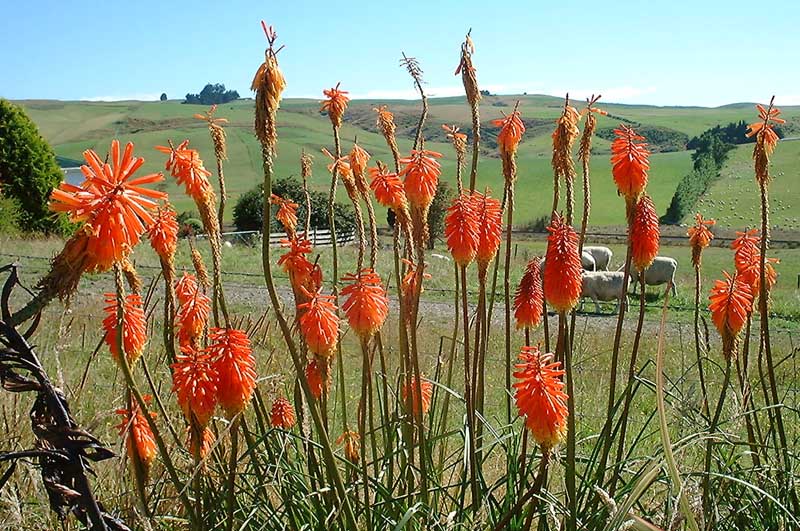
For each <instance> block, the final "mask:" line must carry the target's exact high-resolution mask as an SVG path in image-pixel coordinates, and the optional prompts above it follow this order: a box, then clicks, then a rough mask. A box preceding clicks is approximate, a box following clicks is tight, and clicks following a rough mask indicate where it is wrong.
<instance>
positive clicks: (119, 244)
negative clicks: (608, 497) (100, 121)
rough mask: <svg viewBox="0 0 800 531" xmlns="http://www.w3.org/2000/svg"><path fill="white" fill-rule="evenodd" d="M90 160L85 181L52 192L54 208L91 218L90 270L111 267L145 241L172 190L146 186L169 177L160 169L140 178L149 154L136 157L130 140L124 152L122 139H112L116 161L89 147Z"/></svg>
mask: <svg viewBox="0 0 800 531" xmlns="http://www.w3.org/2000/svg"><path fill="white" fill-rule="evenodd" d="M83 156H84V158H85V159H86V162H87V164H88V165H84V166H81V172H83V175H84V177H85V178H86V180H85V181H84V182H83V184H81V185H80V186H75V185H72V184H69V183H61V185H59V187H58V188H57V189H55V190H53V192H52V194H51V196H50V210H53V211H55V212H66V213H67V214H69V218H70V221H72V222H81V221H82V222H85V223H86V225H87V226H88V227H89V228H90V231H89V237H88V240H87V243H86V253H87V254H86V255H87V258H88V260H87V261H86V263H85V264H84V268H85V270H86V271H108V270H109V269H110V268H111V266H112V265H113V264H114V263H115V262H119V261H120V260H122V259H123V258H124V257H125V256H127V254H128V253H129V252H130V250H131V249H132V248H133V247H134V246H136V244H137V243H139V239H140V237H141V235H142V234H143V233H144V232H145V230H146V229H147V227H148V226H149V225H151V224H152V223H153V220H154V218H153V213H154V212H155V210H156V209H157V208H158V203H157V202H156V201H157V200H159V199H166V198H167V194H165V193H163V192H158V191H155V190H150V189H148V188H145V187H144V185H146V184H151V183H155V182H158V181H161V180H163V179H164V177H163V176H162V175H161V174H160V173H154V174H150V175H145V176H143V177H136V178H134V176H133V175H134V174H135V173H136V171H137V170H138V169H139V168H141V166H142V164H144V159H142V158H139V157H134V156H133V144H131V143H128V144H127V145H126V146H125V151H124V152H123V153H122V154H120V149H119V141H117V140H113V141H112V142H111V150H110V158H111V164H104V163H103V161H102V160H101V159H100V157H98V156H97V153H95V152H94V151H92V150H91V149H90V150H87V151H84V152H83Z"/></svg>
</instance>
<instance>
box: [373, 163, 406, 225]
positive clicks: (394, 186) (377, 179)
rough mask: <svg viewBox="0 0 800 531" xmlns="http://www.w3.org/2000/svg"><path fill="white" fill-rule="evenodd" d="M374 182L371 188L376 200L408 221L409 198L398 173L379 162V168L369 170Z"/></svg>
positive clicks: (399, 217) (398, 216)
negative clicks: (390, 170)
mask: <svg viewBox="0 0 800 531" xmlns="http://www.w3.org/2000/svg"><path fill="white" fill-rule="evenodd" d="M369 173H370V176H371V177H372V182H371V183H370V185H369V186H370V188H371V189H372V191H373V192H374V193H375V199H376V200H377V201H378V203H380V204H381V205H383V206H385V207H386V208H391V209H392V210H393V211H394V213H395V215H397V218H398V219H401V220H407V219H408V198H407V197H406V190H405V188H404V187H403V181H401V180H400V177H399V176H398V174H396V173H392V172H389V170H388V169H387V168H386V166H384V165H383V164H381V163H380V162H378V167H377V168H370V169H369Z"/></svg>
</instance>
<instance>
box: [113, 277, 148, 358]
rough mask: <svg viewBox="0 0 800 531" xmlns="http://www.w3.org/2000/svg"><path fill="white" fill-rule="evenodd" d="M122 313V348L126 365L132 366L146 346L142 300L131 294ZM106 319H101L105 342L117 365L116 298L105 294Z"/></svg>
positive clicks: (114, 295) (145, 326) (145, 322)
mask: <svg viewBox="0 0 800 531" xmlns="http://www.w3.org/2000/svg"><path fill="white" fill-rule="evenodd" d="M123 310H124V311H123V313H122V348H123V349H124V350H125V358H126V359H127V360H128V365H131V366H132V365H134V364H135V363H136V361H137V360H138V359H139V357H140V356H141V355H142V352H144V346H145V344H147V318H146V317H145V315H144V309H143V308H142V298H141V297H140V296H139V295H137V294H135V293H131V294H130V295H128V296H127V297H126V298H125V304H124V308H123ZM105 312H106V318H105V319H103V330H104V331H105V334H106V335H105V342H106V345H108V348H109V350H111V355H112V356H113V358H114V360H115V361H116V362H117V363H119V346H118V343H117V337H118V336H117V296H116V294H114V293H106V307H105Z"/></svg>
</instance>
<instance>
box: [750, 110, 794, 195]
mask: <svg viewBox="0 0 800 531" xmlns="http://www.w3.org/2000/svg"><path fill="white" fill-rule="evenodd" d="M773 99H774V98H773ZM756 108H757V109H758V117H759V121H758V122H756V123H754V124H750V125H749V126H748V131H747V137H748V138H750V137H752V136H755V137H756V143H755V146H754V147H753V161H754V162H755V172H756V180H757V181H758V182H759V183H763V184H766V183H767V182H769V157H770V156H771V155H772V152H773V151H774V150H775V146H776V145H777V144H778V133H776V132H775V130H774V126H775V125H776V124H785V123H786V120H784V119H783V118H778V117H779V116H780V114H781V111H780V109H778V108H777V107H773V105H772V102H770V105H769V108H767V109H765V108H764V107H763V106H762V105H758V104H756Z"/></svg>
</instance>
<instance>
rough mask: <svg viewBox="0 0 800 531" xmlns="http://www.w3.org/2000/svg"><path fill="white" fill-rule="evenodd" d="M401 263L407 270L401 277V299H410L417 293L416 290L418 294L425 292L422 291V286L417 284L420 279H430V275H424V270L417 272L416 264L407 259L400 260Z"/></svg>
mask: <svg viewBox="0 0 800 531" xmlns="http://www.w3.org/2000/svg"><path fill="white" fill-rule="evenodd" d="M401 262H403V264H404V265H405V266H406V268H407V269H406V273H405V275H403V280H402V282H400V291H401V292H402V293H403V297H405V298H409V297H412V296H413V295H415V294H416V293H417V290H418V289H419V293H422V292H423V291H425V290H424V289H422V286H421V285H418V284H419V282H420V279H422V280H425V279H429V278H431V275H430V273H425V271H424V269H423V270H421V271H419V270H418V266H417V264H415V263H414V262H412V261H411V260H408V259H407V258H403V259H401Z"/></svg>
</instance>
